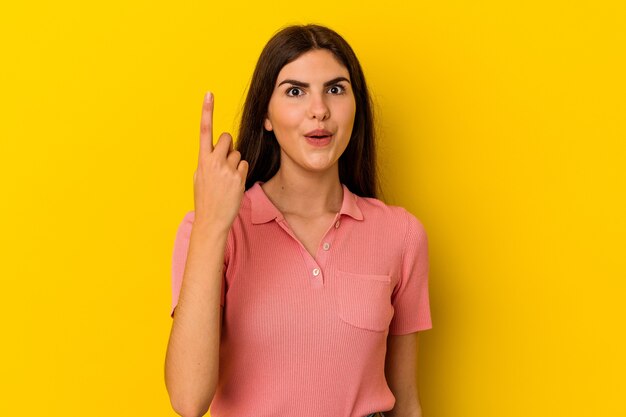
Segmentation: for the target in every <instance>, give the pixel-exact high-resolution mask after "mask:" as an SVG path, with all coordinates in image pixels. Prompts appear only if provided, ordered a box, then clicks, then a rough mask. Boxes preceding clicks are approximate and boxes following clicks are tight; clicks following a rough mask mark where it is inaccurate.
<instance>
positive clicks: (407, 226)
mask: <svg viewBox="0 0 626 417" xmlns="http://www.w3.org/2000/svg"><path fill="white" fill-rule="evenodd" d="M358 204H359V208H360V209H361V211H362V212H363V216H364V217H365V218H368V217H369V218H371V219H376V220H377V221H379V222H383V223H384V224H386V225H387V226H395V227H397V228H398V230H399V231H402V232H404V233H403V235H405V234H409V233H411V234H424V233H425V228H424V224H423V223H422V221H421V220H420V219H419V218H418V217H416V216H415V215H414V214H413V213H411V212H410V211H408V210H407V209H406V208H404V207H402V206H394V205H391V204H387V203H385V202H383V201H382V200H379V199H377V198H372V197H359V198H358Z"/></svg>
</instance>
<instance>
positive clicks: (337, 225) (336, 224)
mask: <svg viewBox="0 0 626 417" xmlns="http://www.w3.org/2000/svg"><path fill="white" fill-rule="evenodd" d="M339 223H340V222H339V220H337V223H335V229H337V228H339Z"/></svg>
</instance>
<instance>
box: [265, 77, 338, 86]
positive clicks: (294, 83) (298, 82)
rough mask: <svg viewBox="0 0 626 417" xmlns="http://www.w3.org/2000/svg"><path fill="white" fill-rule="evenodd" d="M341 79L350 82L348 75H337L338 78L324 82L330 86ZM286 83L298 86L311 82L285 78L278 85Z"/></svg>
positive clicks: (307, 84)
mask: <svg viewBox="0 0 626 417" xmlns="http://www.w3.org/2000/svg"><path fill="white" fill-rule="evenodd" d="M339 81H346V82H347V83H348V84H350V80H348V79H347V78H346V77H337V78H333V79H332V80H330V81H326V82H325V83H324V87H328V86H329V85H332V84H336V83H338V82H339ZM286 83H289V84H293V85H297V86H298V87H308V86H309V85H310V84H309V83H304V82H302V81H298V80H283V81H281V82H280V84H278V85H277V87H280V86H281V85H283V84H286Z"/></svg>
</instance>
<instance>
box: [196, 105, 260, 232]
mask: <svg viewBox="0 0 626 417" xmlns="http://www.w3.org/2000/svg"><path fill="white" fill-rule="evenodd" d="M213 106H214V98H213V95H212V94H211V93H207V95H206V96H205V99H204V102H203V104H202V119H201V121H200V152H199V155H198V168H197V169H196V171H195V172H194V175H193V183H194V204H195V220H194V225H196V224H199V225H202V227H211V228H218V230H221V231H226V232H228V230H229V229H230V226H231V225H232V223H233V221H234V220H235V218H236V217H237V214H238V213H239V206H240V205H241V199H242V198H243V193H244V191H245V188H246V178H247V175H248V167H249V166H248V162H247V161H244V160H241V153H240V152H239V151H236V150H233V138H232V136H231V135H230V134H229V133H227V132H224V133H222V134H221V135H220V137H219V139H218V142H217V144H216V145H215V149H214V148H213Z"/></svg>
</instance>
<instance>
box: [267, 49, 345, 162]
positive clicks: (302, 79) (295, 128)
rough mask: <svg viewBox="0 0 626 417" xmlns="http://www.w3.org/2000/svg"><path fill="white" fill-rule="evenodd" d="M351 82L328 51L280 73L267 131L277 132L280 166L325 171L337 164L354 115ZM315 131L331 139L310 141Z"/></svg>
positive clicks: (314, 52)
mask: <svg viewBox="0 0 626 417" xmlns="http://www.w3.org/2000/svg"><path fill="white" fill-rule="evenodd" d="M350 82H351V80H350V75H349V74H348V69H347V68H346V67H344V66H343V65H342V64H341V63H340V62H339V61H338V60H337V59H336V58H335V56H334V55H333V54H332V52H330V51H328V50H326V49H319V50H312V51H309V52H306V53H304V54H302V55H301V56H300V57H298V58H297V59H296V60H294V61H292V62H290V63H289V64H287V65H285V66H284V67H283V68H282V69H281V71H280V73H279V74H278V78H277V80H276V85H275V87H274V91H273V93H272V97H271V98H270V102H269V106H268V110H267V117H266V119H265V121H264V127H265V129H266V130H273V131H274V135H275V136H276V139H277V140H278V143H279V145H280V148H281V166H282V167H284V166H285V164H286V163H289V164H290V165H293V164H296V165H298V166H299V167H301V168H304V169H306V170H309V171H323V170H326V169H328V168H330V167H332V166H333V165H334V164H336V163H337V161H338V159H339V157H340V156H341V154H342V153H343V151H344V150H345V149H346V147H347V146H348V142H349V140H350V135H351V134H352V126H353V124H354V115H355V113H356V102H355V100H354V94H353V92H352V86H351V84H350ZM316 129H323V130H326V131H328V132H329V133H330V135H331V136H330V137H326V138H322V139H315V138H307V135H309V133H310V132H311V131H313V130H316ZM321 134H324V133H320V135H321ZM314 135H316V136H317V135H318V134H315V133H314Z"/></svg>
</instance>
